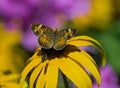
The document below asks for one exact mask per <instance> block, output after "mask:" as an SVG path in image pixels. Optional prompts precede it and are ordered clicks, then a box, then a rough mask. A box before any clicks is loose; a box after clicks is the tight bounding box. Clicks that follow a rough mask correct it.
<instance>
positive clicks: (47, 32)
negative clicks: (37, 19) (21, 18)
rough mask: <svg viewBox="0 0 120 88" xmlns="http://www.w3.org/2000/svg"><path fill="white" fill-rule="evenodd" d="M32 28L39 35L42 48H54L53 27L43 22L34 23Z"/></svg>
mask: <svg viewBox="0 0 120 88" xmlns="http://www.w3.org/2000/svg"><path fill="white" fill-rule="evenodd" d="M31 29H32V31H33V33H34V34H35V35H36V36H38V42H39V45H40V46H41V47H42V48H44V49H50V48H52V46H53V37H54V31H53V30H52V29H51V28H49V27H48V26H45V25H42V24H32V25H31Z"/></svg>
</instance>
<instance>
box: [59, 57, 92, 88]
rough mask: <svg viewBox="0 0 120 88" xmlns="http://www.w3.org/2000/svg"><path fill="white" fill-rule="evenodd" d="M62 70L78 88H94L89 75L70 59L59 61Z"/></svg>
mask: <svg viewBox="0 0 120 88" xmlns="http://www.w3.org/2000/svg"><path fill="white" fill-rule="evenodd" d="M57 64H58V67H59V68H60V70H61V71H62V72H63V73H64V74H65V75H66V76H67V77H68V78H69V79H70V80H71V81H72V82H73V83H74V84H75V85H76V86H77V87H78V88H92V82H91V79H90V77H89V76H88V74H87V73H86V72H85V71H84V70H83V68H82V67H80V66H79V65H78V64H76V63H75V62H74V61H72V60H71V59H69V58H62V59H58V63H57Z"/></svg>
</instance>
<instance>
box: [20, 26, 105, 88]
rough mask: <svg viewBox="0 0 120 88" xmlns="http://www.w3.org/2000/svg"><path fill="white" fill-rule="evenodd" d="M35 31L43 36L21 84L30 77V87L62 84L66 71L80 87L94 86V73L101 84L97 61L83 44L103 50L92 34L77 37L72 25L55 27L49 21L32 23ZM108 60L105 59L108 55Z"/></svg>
mask: <svg viewBox="0 0 120 88" xmlns="http://www.w3.org/2000/svg"><path fill="white" fill-rule="evenodd" d="M32 30H33V32H34V33H35V34H36V35H37V36H39V37H38V42H39V45H40V46H41V47H39V48H38V49H37V50H36V51H35V53H34V55H33V56H32V57H31V58H30V59H29V60H28V62H27V66H26V67H25V68H24V70H23V72H22V74H21V81H20V85H22V84H23V82H24V81H25V79H26V78H27V77H28V79H29V80H28V84H29V88H33V86H35V87H36V88H43V87H46V88H48V87H51V88H56V87H57V86H58V76H59V72H62V73H63V74H64V75H65V76H66V77H67V78H68V79H70V80H71V81H72V82H73V83H74V84H75V85H76V86H77V87H78V88H92V80H91V76H90V75H92V76H93V77H94V78H95V80H96V83H97V84H98V86H100V84H101V80H100V73H99V69H98V66H97V64H96V62H95V61H94V60H93V58H92V57H91V56H90V55H89V54H88V53H87V52H86V51H85V50H82V49H80V48H79V46H88V45H91V46H94V47H95V48H96V49H97V50H99V51H100V52H102V53H103V56H104V50H103V48H102V46H101V45H100V44H99V43H98V42H97V41H96V40H94V39H92V38H90V37H88V36H78V37H73V35H74V32H73V30H72V29H66V30H58V31H57V30H56V31H52V30H51V28H49V27H47V26H45V25H38V24H37V25H32ZM104 62H105V59H104Z"/></svg>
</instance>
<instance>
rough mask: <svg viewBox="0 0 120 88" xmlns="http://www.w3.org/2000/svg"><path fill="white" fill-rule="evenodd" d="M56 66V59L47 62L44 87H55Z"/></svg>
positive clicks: (56, 79)
mask: <svg viewBox="0 0 120 88" xmlns="http://www.w3.org/2000/svg"><path fill="white" fill-rule="evenodd" d="M57 82H58V66H57V61H56V59H53V60H51V61H50V62H49V64H48V67H47V73H46V86H45V87H46V88H57V84H58V83H57Z"/></svg>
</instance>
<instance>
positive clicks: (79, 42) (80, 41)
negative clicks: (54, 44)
mask: <svg viewBox="0 0 120 88" xmlns="http://www.w3.org/2000/svg"><path fill="white" fill-rule="evenodd" d="M67 44H70V45H74V46H88V45H91V46H94V47H96V49H97V50H98V51H99V52H100V53H101V54H102V57H103V58H102V66H104V65H105V63H106V57H105V52H104V49H103V47H102V45H101V44H100V43H99V42H98V41H96V40H95V39H93V38H91V37H88V36H77V37H73V38H71V39H70V40H68V41H67Z"/></svg>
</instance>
